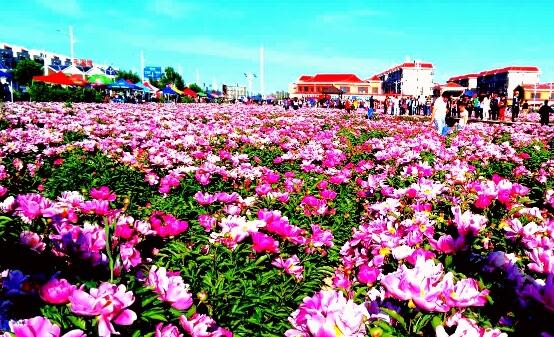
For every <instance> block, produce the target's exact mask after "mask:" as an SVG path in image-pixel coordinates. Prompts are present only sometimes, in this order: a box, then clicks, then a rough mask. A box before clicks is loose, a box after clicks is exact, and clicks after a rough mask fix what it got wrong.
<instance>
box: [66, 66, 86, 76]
mask: <svg viewBox="0 0 554 337" xmlns="http://www.w3.org/2000/svg"><path fill="white" fill-rule="evenodd" d="M62 72H63V73H64V74H66V75H79V76H81V78H82V79H84V78H85V73H84V72H83V71H82V70H81V69H79V68H77V66H75V65H70V66H69V67H67V68H64V69H63V70H62Z"/></svg>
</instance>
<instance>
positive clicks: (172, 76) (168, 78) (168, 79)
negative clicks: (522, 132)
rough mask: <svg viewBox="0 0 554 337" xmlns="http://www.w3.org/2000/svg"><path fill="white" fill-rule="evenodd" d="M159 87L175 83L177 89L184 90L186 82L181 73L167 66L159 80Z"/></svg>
mask: <svg viewBox="0 0 554 337" xmlns="http://www.w3.org/2000/svg"><path fill="white" fill-rule="evenodd" d="M158 84H159V86H158V88H162V87H165V86H167V85H168V84H174V85H175V86H176V87H177V89H179V90H183V89H184V88H185V82H184V81H183V77H182V76H181V74H179V73H178V72H176V71H175V69H173V67H167V68H165V70H164V73H163V74H162V77H161V78H160V80H159V81H158Z"/></svg>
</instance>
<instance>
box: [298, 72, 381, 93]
mask: <svg viewBox="0 0 554 337" xmlns="http://www.w3.org/2000/svg"><path fill="white" fill-rule="evenodd" d="M331 87H333V88H337V89H340V90H341V91H342V93H343V94H342V95H343V97H344V98H369V97H370V96H371V95H379V94H380V88H381V81H380V80H378V79H368V80H362V79H360V78H359V77H358V76H356V75H354V74H315V75H313V76H311V75H302V76H300V77H299V78H298V80H296V82H294V83H292V84H291V85H290V86H289V94H290V96H291V97H293V98H294V97H298V98H309V97H314V98H318V97H320V96H322V95H324V94H326V93H327V92H329V91H330V90H329V88H331Z"/></svg>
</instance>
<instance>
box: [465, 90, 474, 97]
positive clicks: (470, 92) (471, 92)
mask: <svg viewBox="0 0 554 337" xmlns="http://www.w3.org/2000/svg"><path fill="white" fill-rule="evenodd" d="M473 95H475V92H473V90H469V89H468V90H466V91H464V96H469V97H473Z"/></svg>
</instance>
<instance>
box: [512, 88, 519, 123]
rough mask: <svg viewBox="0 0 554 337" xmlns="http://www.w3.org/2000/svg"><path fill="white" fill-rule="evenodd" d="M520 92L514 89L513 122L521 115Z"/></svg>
mask: <svg viewBox="0 0 554 337" xmlns="http://www.w3.org/2000/svg"><path fill="white" fill-rule="evenodd" d="M518 94H519V92H518V91H514V98H512V122H515V121H516V119H517V117H518V115H519V97H518Z"/></svg>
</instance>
